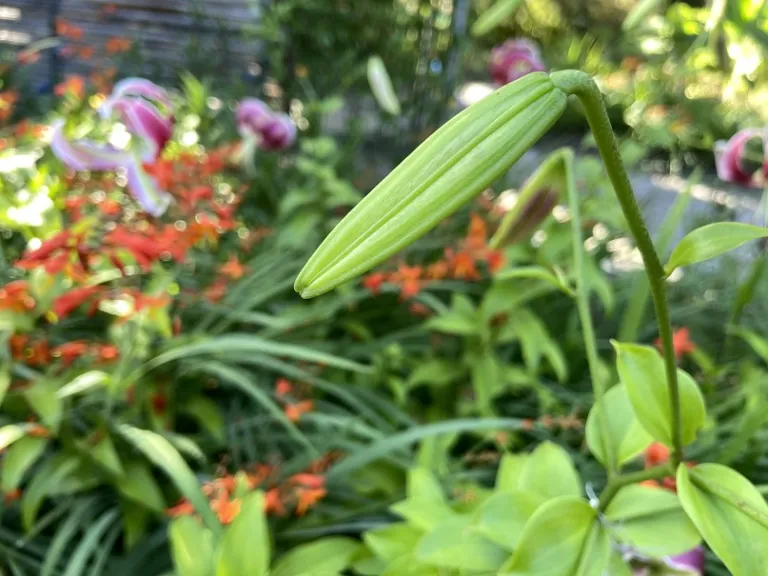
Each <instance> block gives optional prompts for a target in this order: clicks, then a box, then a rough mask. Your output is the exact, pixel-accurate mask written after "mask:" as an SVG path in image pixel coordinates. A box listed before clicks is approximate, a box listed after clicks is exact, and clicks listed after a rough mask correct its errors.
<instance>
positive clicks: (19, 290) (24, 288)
mask: <svg viewBox="0 0 768 576" xmlns="http://www.w3.org/2000/svg"><path fill="white" fill-rule="evenodd" d="M34 308H35V300H34V298H32V296H30V294H29V285H28V284H27V282H26V280H16V281H14V282H10V283H8V284H6V285H5V286H3V287H2V288H0V310H10V311H11V312H27V311H29V310H34Z"/></svg>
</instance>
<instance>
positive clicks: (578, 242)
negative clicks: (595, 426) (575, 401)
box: [550, 148, 617, 481]
mask: <svg viewBox="0 0 768 576" xmlns="http://www.w3.org/2000/svg"><path fill="white" fill-rule="evenodd" d="M555 157H556V158H557V160H561V161H562V165H563V176H564V177H565V188H566V192H567V195H568V207H569V209H570V211H571V244H572V245H573V273H574V278H575V282H576V290H575V292H576V309H577V310H578V313H579V322H580V323H581V331H582V334H583V336H584V349H585V350H586V353H587V364H588V366H589V374H590V377H591V378H592V393H593V396H594V402H595V404H594V405H595V406H597V405H598V404H599V403H600V401H601V400H602V399H603V396H605V392H606V387H605V381H604V380H603V379H602V378H600V358H599V356H598V354H597V344H596V341H595V329H594V327H593V326H592V315H591V314H590V311H589V287H588V286H587V283H586V274H585V271H584V244H583V242H584V240H583V237H582V231H581V212H580V210H579V197H578V194H577V191H576V176H575V174H574V169H573V151H572V150H570V149H569V148H563V149H561V150H558V151H557V152H555V153H554V154H552V156H550V158H555ZM599 414H600V429H601V432H602V433H601V434H600V442H601V443H602V446H603V454H604V455H605V462H606V469H607V471H608V479H609V481H610V479H611V478H613V477H614V475H615V474H616V473H617V470H616V459H615V458H614V454H613V443H612V442H611V438H610V437H609V435H610V430H611V428H610V423H609V422H608V413H607V412H606V410H600V411H599Z"/></svg>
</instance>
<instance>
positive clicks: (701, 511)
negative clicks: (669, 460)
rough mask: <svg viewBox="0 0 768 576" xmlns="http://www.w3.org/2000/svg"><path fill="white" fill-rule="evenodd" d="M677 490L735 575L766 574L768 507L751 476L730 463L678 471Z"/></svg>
mask: <svg viewBox="0 0 768 576" xmlns="http://www.w3.org/2000/svg"><path fill="white" fill-rule="evenodd" d="M677 493H678V496H679V497H680V502H681V503H682V505H683V509H684V510H685V512H686V514H688V517H689V518H690V519H691V520H692V521H693V523H694V524H695V525H696V528H698V530H699V532H700V533H701V535H702V536H703V537H704V541H705V542H706V543H707V544H708V545H709V547H710V548H712V550H713V551H714V552H715V554H717V556H718V557H719V558H720V559H721V560H722V561H723V563H724V564H725V565H726V567H727V568H728V570H729V571H730V572H731V574H733V576H754V575H755V574H763V573H765V567H766V566H768V505H766V503H765V500H764V499H763V496H762V495H761V494H760V492H758V491H757V489H756V488H755V487H754V486H753V485H752V484H751V483H750V482H749V480H747V479H746V478H744V476H742V475H741V474H739V473H738V472H736V471H735V470H732V469H730V468H728V467H726V466H721V465H719V464H701V465H699V466H696V467H695V468H693V469H692V470H689V469H688V468H687V466H685V464H681V465H680V466H679V467H678V469H677Z"/></svg>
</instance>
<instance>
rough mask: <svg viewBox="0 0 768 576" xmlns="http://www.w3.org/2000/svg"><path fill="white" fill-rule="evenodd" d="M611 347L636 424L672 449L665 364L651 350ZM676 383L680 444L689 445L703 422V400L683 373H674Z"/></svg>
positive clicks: (626, 346) (695, 385)
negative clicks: (680, 434)
mask: <svg viewBox="0 0 768 576" xmlns="http://www.w3.org/2000/svg"><path fill="white" fill-rule="evenodd" d="M613 347H614V348H615V349H616V354H617V360H616V367H617V369H618V371H619V378H621V382H622V383H623V384H624V385H625V386H626V387H627V393H628V394H629V401H630V402H631V403H632V409H633V411H634V413H635V416H636V417H637V420H638V422H640V424H641V425H642V427H643V428H645V430H646V432H648V433H649V434H650V435H651V436H653V438H654V440H658V441H659V442H661V443H662V444H664V445H665V446H669V447H672V407H671V405H670V401H669V392H668V389H667V378H666V372H665V370H664V361H663V360H662V358H661V356H660V355H659V353H658V352H657V351H656V350H655V349H654V348H651V347H650V346H641V345H639V344H620V343H618V342H613ZM677 383H678V388H679V391H680V404H681V406H682V413H681V428H682V440H683V444H690V443H691V442H693V441H694V440H695V439H696V432H697V431H698V430H699V429H700V428H701V427H702V426H703V425H704V422H705V419H706V408H705V406H704V398H703V396H702V395H701V390H699V386H698V384H696V381H695V380H694V379H693V378H691V377H690V376H689V375H688V373H686V372H684V371H683V370H678V371H677Z"/></svg>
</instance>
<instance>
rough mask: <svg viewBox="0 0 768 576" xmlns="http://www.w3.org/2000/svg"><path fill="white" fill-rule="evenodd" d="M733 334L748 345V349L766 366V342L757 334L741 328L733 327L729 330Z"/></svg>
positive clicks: (767, 354)
mask: <svg viewBox="0 0 768 576" xmlns="http://www.w3.org/2000/svg"><path fill="white" fill-rule="evenodd" d="M730 330H731V331H732V332H733V333H734V334H736V335H737V336H739V337H740V338H741V339H742V340H744V342H746V343H747V344H749V347H750V348H752V350H753V351H754V352H755V354H757V355H758V356H760V359H761V360H762V361H763V362H765V363H766V364H768V340H766V339H765V338H763V337H762V336H760V335H759V334H758V333H757V332H754V331H753V330H749V329H747V328H742V327H741V326H733V327H732V328H731V329H730Z"/></svg>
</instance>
